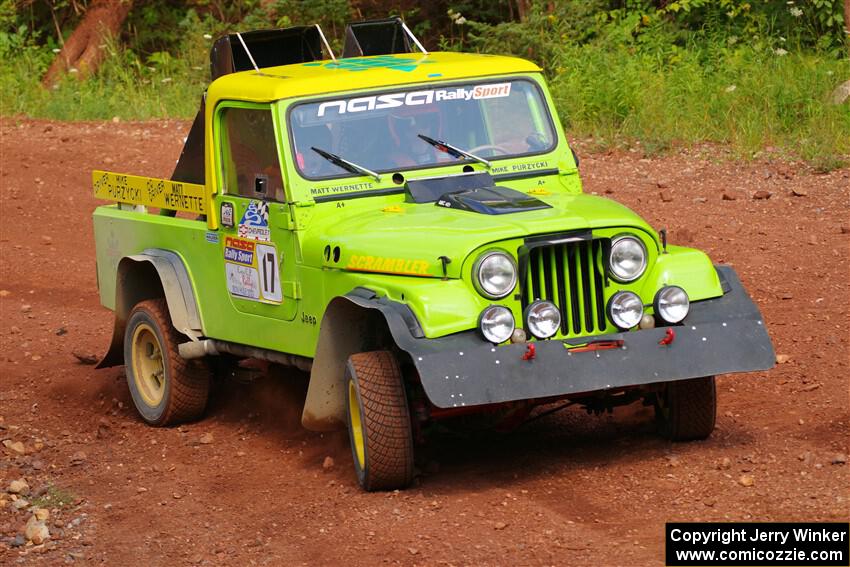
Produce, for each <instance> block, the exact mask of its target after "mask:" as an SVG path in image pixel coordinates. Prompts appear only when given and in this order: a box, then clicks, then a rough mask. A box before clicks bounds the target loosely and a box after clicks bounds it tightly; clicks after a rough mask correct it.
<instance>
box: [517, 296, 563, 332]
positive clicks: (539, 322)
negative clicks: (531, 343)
mask: <svg viewBox="0 0 850 567" xmlns="http://www.w3.org/2000/svg"><path fill="white" fill-rule="evenodd" d="M524 315H525V323H526V325H528V330H529V331H531V334H532V335H534V336H535V337H537V338H538V339H548V338H549V337H551V336H552V335H554V334H555V333H557V332H558V327H560V326H561V312H560V311H558V308H557V307H555V304H554V303H552V302H551V301H535V302H534V303H532V304H531V305H529V306H528V307H526V308H525V314H524Z"/></svg>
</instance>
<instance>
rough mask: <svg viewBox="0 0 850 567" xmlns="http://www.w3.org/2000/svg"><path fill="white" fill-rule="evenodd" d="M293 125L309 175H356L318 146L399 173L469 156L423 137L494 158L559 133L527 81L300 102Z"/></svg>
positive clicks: (548, 144)
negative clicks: (323, 154) (437, 144)
mask: <svg viewBox="0 0 850 567" xmlns="http://www.w3.org/2000/svg"><path fill="white" fill-rule="evenodd" d="M289 126H290V130H291V132H292V138H293V145H294V150H295V157H296V163H297V166H298V170H299V171H300V173H301V174H302V175H303V176H304V177H306V178H308V179H327V178H332V177H346V176H351V175H358V174H357V173H352V172H351V171H348V170H346V168H345V167H344V166H342V165H340V164H339V163H333V162H332V161H330V160H328V159H327V158H326V157H323V156H322V155H321V152H316V151H314V150H313V149H312V148H317V149H319V150H322V151H323V152H325V153H327V152H330V153H332V154H335V156H338V157H339V158H342V159H344V160H347V161H348V162H352V163H355V164H357V165H358V166H361V167H363V168H367V169H369V170H372V171H376V172H388V171H390V172H394V171H401V170H405V169H414V168H421V167H430V166H436V165H446V164H449V163H452V162H458V161H460V160H462V159H467V158H466V157H464V156H460V157H455V156H453V155H452V154H451V153H447V152H446V151H445V150H443V151H441V150H440V148H438V147H436V146H435V145H434V144H432V143H428V142H427V141H425V140H424V139H423V138H422V137H421V136H422V135H424V136H425V137H428V138H432V139H434V140H439V141H441V142H445V143H446V144H450V145H452V146H454V147H456V148H459V149H461V150H463V151H465V152H468V153H469V154H474V155H476V156H480V157H483V158H487V159H488V160H498V159H502V158H506V157H517V156H523V155H532V154H539V153H543V152H547V151H549V150H551V149H552V147H553V146H554V143H555V139H556V137H555V132H554V129H553V127H552V121H551V119H550V117H549V112H548V110H547V108H546V103H545V102H544V100H543V97H542V96H541V93H540V90H539V89H538V87H537V86H536V85H535V84H534V83H533V82H531V81H529V80H526V79H515V80H511V81H501V82H498V83H493V82H491V83H484V82H479V83H468V84H461V85H450V86H443V87H433V88H425V89H423V88H421V87H420V88H418V89H417V90H412V89H408V90H396V91H390V92H382V93H376V94H370V95H359V96H354V97H350V98H339V99H331V100H324V101H321V102H311V103H304V104H298V105H296V106H295V107H293V109H292V111H291V112H290V115H289ZM349 169H350V168H349Z"/></svg>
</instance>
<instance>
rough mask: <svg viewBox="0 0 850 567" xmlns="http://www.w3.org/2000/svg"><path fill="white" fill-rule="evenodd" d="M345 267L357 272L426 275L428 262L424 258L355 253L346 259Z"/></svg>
mask: <svg viewBox="0 0 850 567" xmlns="http://www.w3.org/2000/svg"><path fill="white" fill-rule="evenodd" d="M346 269H348V270H355V271H358V272H384V273H387V274H404V275H410V276H425V275H428V262H426V261H424V260H408V259H406V258H384V257H382V256H358V255H356V254H355V255H353V256H351V258H350V259H349V260H348V265H347V266H346Z"/></svg>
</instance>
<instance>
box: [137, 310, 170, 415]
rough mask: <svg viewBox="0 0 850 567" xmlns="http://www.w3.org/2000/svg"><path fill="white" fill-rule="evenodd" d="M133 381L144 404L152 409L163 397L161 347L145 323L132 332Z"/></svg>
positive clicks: (163, 362)
mask: <svg viewBox="0 0 850 567" xmlns="http://www.w3.org/2000/svg"><path fill="white" fill-rule="evenodd" d="M133 380H134V382H135V383H136V389H137V390H138V391H139V394H140V395H141V396H142V399H143V400H144V401H145V404H147V405H149V406H150V407H152V408H154V407H156V406H158V405H159V404H160V402H162V398H163V396H164V395H165V361H164V360H163V356H162V345H160V344H159V339H158V338H157V337H156V333H155V332H154V330H153V329H152V328H151V326H150V325H148V324H147V323H142V324H141V325H139V326H138V327H136V330H135V331H134V332H133Z"/></svg>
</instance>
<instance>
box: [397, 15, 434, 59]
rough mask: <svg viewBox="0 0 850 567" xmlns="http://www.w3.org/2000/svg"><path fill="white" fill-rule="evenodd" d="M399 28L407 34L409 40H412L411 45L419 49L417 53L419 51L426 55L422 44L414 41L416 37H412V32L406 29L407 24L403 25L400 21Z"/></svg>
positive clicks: (402, 21)
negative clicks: (413, 44)
mask: <svg viewBox="0 0 850 567" xmlns="http://www.w3.org/2000/svg"><path fill="white" fill-rule="evenodd" d="M401 28H402V29H403V30H404V31H405V32H406V33H407V35H408V36H410V39H412V40H413V43H415V44H416V47H418V48H419V51H421V52H422V53H424V54H425V55H428V51H426V49H425V47H423V46H422V44H421V43H419V40H418V39H416V36H415V35H413V32H412V31H410V28H409V27H407V24H405V23H404V20H401Z"/></svg>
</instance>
